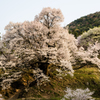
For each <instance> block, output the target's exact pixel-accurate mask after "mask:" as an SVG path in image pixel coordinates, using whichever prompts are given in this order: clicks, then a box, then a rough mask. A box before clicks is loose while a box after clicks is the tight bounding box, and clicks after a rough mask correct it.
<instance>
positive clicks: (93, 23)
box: [67, 12, 100, 38]
mask: <svg viewBox="0 0 100 100" xmlns="http://www.w3.org/2000/svg"><path fill="white" fill-rule="evenodd" d="M67 26H68V27H69V33H72V34H73V35H74V36H75V37H76V38H77V37H78V36H79V35H81V34H82V33H83V32H85V31H88V30H89V29H91V28H94V27H99V26H100V12H96V13H93V14H89V15H86V16H83V17H81V18H79V19H77V20H75V21H73V22H71V23H69V24H68V25H67Z"/></svg>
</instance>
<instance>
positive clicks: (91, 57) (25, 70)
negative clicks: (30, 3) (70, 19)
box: [0, 7, 100, 100]
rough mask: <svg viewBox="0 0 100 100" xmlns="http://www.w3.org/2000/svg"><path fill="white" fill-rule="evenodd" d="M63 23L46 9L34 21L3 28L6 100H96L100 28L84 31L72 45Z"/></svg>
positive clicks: (0, 60)
mask: <svg viewBox="0 0 100 100" xmlns="http://www.w3.org/2000/svg"><path fill="white" fill-rule="evenodd" d="M97 15H98V14H97ZM91 16H92V15H91ZM98 20H99V19H98ZM63 21H64V16H63V14H62V12H61V10H60V9H55V8H53V9H52V8H50V7H47V8H43V9H42V11H41V12H40V13H39V14H38V15H36V16H35V18H34V20H33V21H24V22H22V23H18V22H17V23H13V22H9V24H8V25H7V26H5V30H6V33H5V34H4V35H3V36H2V39H1V40H0V94H1V95H0V96H1V97H2V98H4V100H23V99H24V100H41V99H42V100H47V99H48V100H99V98H100V94H99V93H100V77H99V76H100V39H99V37H100V36H99V34H100V27H95V28H93V29H90V30H88V31H87V30H86V29H85V31H86V32H83V31H82V32H83V33H82V34H80V32H79V34H78V35H79V36H78V35H77V39H76V38H75V37H76V35H75V34H76V33H72V34H70V32H69V31H70V29H69V30H68V29H66V28H64V27H62V26H61V22H63ZM80 23H82V20H80V21H79V25H80ZM88 23H89V22H88ZM89 24H90V23H89ZM75 26H76V27H77V24H75ZM69 28H70V27H69ZM91 28H92V27H91ZM79 30H80V29H79ZM80 31H81V30H80ZM73 34H74V35H73Z"/></svg>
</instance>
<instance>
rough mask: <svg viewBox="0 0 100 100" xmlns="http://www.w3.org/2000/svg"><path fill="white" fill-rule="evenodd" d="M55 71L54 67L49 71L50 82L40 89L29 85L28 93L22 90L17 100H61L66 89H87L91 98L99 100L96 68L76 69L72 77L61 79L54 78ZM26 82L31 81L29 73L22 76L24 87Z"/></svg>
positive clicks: (99, 74)
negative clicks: (90, 92) (91, 93)
mask: <svg viewBox="0 0 100 100" xmlns="http://www.w3.org/2000/svg"><path fill="white" fill-rule="evenodd" d="M55 69H56V67H52V68H51V69H50V70H49V77H50V82H48V83H45V84H43V85H41V86H40V87H37V85H36V84H31V86H30V87H28V91H27V92H26V91H25V90H23V91H22V92H21V93H20V95H19V99H17V100H47V99H48V100H61V98H63V96H64V94H65V92H64V90H66V87H70V88H72V89H77V88H81V89H85V88H87V87H88V88H89V89H90V90H91V91H94V94H93V97H94V98H98V99H97V100H100V72H99V69H98V68H96V67H90V66H84V67H83V68H80V69H76V70H75V73H74V76H73V77H71V76H70V75H67V76H64V77H63V78H62V79H61V78H59V77H56V74H57V71H56V70H55ZM27 80H28V81H31V80H33V79H32V77H31V75H30V74H29V73H27V74H26V75H25V76H23V84H24V85H26V86H27ZM25 83H26V84H25ZM22 98H24V99H22Z"/></svg>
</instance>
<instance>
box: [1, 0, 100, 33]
mask: <svg viewBox="0 0 100 100" xmlns="http://www.w3.org/2000/svg"><path fill="white" fill-rule="evenodd" d="M45 7H51V8H56V9H58V8H59V9H61V11H62V13H63V15H64V18H65V20H64V22H63V23H62V25H63V26H66V25H67V24H69V23H70V22H72V21H74V20H76V19H78V18H80V17H82V16H85V15H88V14H91V13H95V12H98V11H100V0H0V33H2V34H4V33H5V31H4V28H5V26H6V25H7V24H9V22H14V23H16V22H24V21H33V20H34V17H35V15H38V14H39V13H40V12H41V11H42V9H43V8H45Z"/></svg>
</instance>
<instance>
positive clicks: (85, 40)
mask: <svg viewBox="0 0 100 100" xmlns="http://www.w3.org/2000/svg"><path fill="white" fill-rule="evenodd" d="M96 41H98V42H99V43H100V27H94V28H93V29H90V30H88V31H87V32H84V33H83V34H82V35H80V40H79V44H80V45H81V46H83V47H84V48H87V47H88V46H89V44H92V45H93V44H95V42H96Z"/></svg>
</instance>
